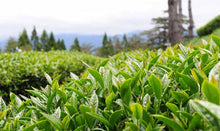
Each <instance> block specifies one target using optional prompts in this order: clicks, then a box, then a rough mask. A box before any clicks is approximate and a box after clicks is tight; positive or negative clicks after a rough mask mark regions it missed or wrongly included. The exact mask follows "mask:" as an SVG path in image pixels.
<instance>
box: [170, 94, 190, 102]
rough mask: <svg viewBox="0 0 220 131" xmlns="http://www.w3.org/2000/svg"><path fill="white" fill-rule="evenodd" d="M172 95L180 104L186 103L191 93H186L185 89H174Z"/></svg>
mask: <svg viewBox="0 0 220 131" xmlns="http://www.w3.org/2000/svg"><path fill="white" fill-rule="evenodd" d="M172 96H173V98H174V99H175V100H176V101H177V102H178V103H179V104H180V103H184V102H185V101H187V100H188V99H189V95H188V94H186V93H185V92H184V91H182V92H178V91H173V92H172Z"/></svg>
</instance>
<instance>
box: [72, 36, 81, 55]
mask: <svg viewBox="0 0 220 131" xmlns="http://www.w3.org/2000/svg"><path fill="white" fill-rule="evenodd" d="M70 50H76V51H79V52H80V51H81V47H80V45H79V40H78V39H77V38H75V39H74V44H73V45H71V47H70Z"/></svg>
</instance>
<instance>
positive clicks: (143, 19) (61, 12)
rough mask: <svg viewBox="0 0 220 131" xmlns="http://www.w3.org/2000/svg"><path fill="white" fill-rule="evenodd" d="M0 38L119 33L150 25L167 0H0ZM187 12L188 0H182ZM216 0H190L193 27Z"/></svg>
mask: <svg viewBox="0 0 220 131" xmlns="http://www.w3.org/2000/svg"><path fill="white" fill-rule="evenodd" d="M0 3H1V4H0V38H2V37H7V36H16V35H19V34H20V33H21V32H22V30H23V29H24V28H26V29H27V31H28V33H30V32H31V30H32V29H33V26H36V28H37V31H38V32H39V33H41V32H42V30H43V29H46V30H47V31H48V32H49V31H53V32H54V33H55V34H59V33H78V34H103V33H104V32H107V33H108V34H111V35H115V34H122V33H127V32H131V31H136V30H147V29H150V28H152V27H153V24H152V22H151V19H152V18H155V17H159V16H164V15H165V14H164V13H163V11H164V10H167V8H168V7H167V0H0ZM182 3H183V7H182V8H183V13H184V14H185V15H188V12H187V11H188V7H187V4H188V0H182ZM219 5H220V0H209V1H207V0H192V9H193V10H192V11H193V18H194V22H195V27H196V28H198V27H200V26H202V25H204V24H205V23H207V22H208V21H209V20H211V19H212V18H214V17H215V16H217V15H219V14H220V8H219Z"/></svg>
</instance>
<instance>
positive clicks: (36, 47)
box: [31, 27, 42, 51]
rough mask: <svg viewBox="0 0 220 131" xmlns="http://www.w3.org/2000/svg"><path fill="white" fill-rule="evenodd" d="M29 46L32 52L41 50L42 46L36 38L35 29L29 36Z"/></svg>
mask: <svg viewBox="0 0 220 131" xmlns="http://www.w3.org/2000/svg"><path fill="white" fill-rule="evenodd" d="M31 44H32V47H33V50H37V51H40V50H41V49H42V44H41V43H40V42H39V38H38V36H37V31H36V28H35V27H34V29H33V31H32V34H31Z"/></svg>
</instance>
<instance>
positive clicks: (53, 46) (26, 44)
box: [6, 27, 66, 52]
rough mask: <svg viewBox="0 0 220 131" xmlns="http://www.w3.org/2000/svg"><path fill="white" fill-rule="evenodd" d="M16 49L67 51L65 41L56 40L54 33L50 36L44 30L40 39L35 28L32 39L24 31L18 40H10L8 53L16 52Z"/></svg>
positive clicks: (7, 46) (7, 48)
mask: <svg viewBox="0 0 220 131" xmlns="http://www.w3.org/2000/svg"><path fill="white" fill-rule="evenodd" d="M16 48H19V49H21V50H26V51H29V50H34V51H50V50H66V47H65V43H64V40H63V39H58V40H56V39H55V37H54V34H53V32H50V34H48V33H47V31H46V30H43V32H42V34H41V36H40V37H39V36H38V34H37V31H36V28H35V27H34V29H33V31H32V33H31V37H30V38H29V36H28V34H27V31H26V29H24V30H23V31H22V33H21V34H20V35H19V37H18V40H15V39H14V38H12V37H11V38H9V40H8V42H7V44H6V51H7V52H14V51H15V50H16Z"/></svg>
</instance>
